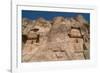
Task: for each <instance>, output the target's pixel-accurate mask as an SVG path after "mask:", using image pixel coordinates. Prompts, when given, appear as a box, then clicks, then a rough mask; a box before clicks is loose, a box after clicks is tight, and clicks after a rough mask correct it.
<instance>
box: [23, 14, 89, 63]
mask: <svg viewBox="0 0 100 73" xmlns="http://www.w3.org/2000/svg"><path fill="white" fill-rule="evenodd" d="M89 58H90V24H89V23H88V22H87V21H86V20H85V19H84V17H83V16H82V15H78V16H76V17H73V18H67V17H66V18H64V17H62V16H57V17H54V18H53V19H52V20H51V21H50V20H46V19H44V18H42V17H40V18H38V19H35V20H29V19H27V18H22V62H34V61H64V60H86V59H89Z"/></svg>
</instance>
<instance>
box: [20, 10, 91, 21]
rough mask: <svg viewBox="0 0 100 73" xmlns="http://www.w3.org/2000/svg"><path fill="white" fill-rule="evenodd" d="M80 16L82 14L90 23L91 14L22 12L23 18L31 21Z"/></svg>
mask: <svg viewBox="0 0 100 73" xmlns="http://www.w3.org/2000/svg"><path fill="white" fill-rule="evenodd" d="M78 14H81V15H82V16H83V17H84V18H85V19H86V20H87V21H88V22H89V23H90V13H74V12H52V11H33V10H22V18H28V19H31V20H35V19H37V18H39V17H43V18H44V19H46V20H52V19H53V18H54V17H56V16H63V17H67V18H70V17H75V16H77V15H78Z"/></svg>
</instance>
